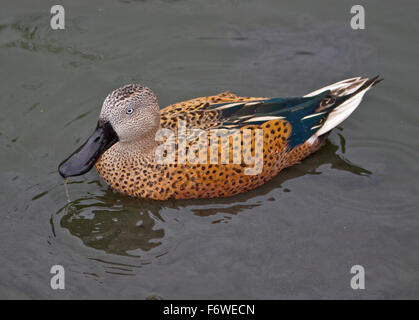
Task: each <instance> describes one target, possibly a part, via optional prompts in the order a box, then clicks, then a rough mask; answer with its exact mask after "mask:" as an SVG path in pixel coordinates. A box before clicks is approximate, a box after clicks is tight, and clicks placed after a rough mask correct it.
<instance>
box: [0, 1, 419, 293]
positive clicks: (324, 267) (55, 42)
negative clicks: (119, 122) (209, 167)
mask: <svg viewBox="0 0 419 320" xmlns="http://www.w3.org/2000/svg"><path fill="white" fill-rule="evenodd" d="M61 4H62V5H64V7H65V9H66V30H65V31H52V30H51V29H50V26H49V19H50V15H49V9H50V6H51V2H50V1H37V2H36V4H35V3H34V2H31V1H19V2H17V1H3V3H2V10H1V12H0V61H1V71H2V72H1V73H2V77H1V79H0V83H1V85H0V107H1V113H0V150H1V155H2V156H1V157H0V167H1V168H2V170H1V173H0V181H1V182H0V204H1V208H2V210H0V221H1V222H0V240H1V241H0V243H1V244H0V257H1V265H2V268H0V297H1V298H93V297H94V298H139V299H146V298H153V297H154V298H155V297H160V298H163V299H170V298H179V299H182V298H210V299H211V298H257V299H262V298H266V299H277V298H361V299H364V298H418V297H419V286H418V283H419V253H418V250H417V248H418V245H419V233H418V230H419V216H418V212H419V211H418V209H419V201H418V193H419V184H418V176H419V167H418V165H417V160H418V157H419V151H418V150H419V148H418V147H419V143H418V139H417V137H418V136H419V129H418V121H419V109H418V107H417V101H419V93H418V90H417V74H418V71H419V70H418V66H417V56H418V53H419V52H418V48H419V46H418V41H417V34H418V33H419V23H418V20H417V16H418V9H419V5H418V4H417V2H413V1H402V2H397V3H396V2H394V3H388V2H385V3H383V2H382V1H368V2H363V4H364V6H365V10H366V29H365V30H357V31H354V30H352V29H351V28H350V25H349V21H350V17H351V15H350V7H351V6H352V5H353V3H352V2H351V1H339V2H336V1H322V2H321V3H319V2H312V1H287V2H286V3H284V2H282V1H281V3H279V1H258V2H257V3H256V2H254V1H225V2H218V1H215V2H209V1H193V2H192V1H130V0H124V1H116V0H114V1H106V2H104V1H98V0H96V1H89V3H86V2H85V1H81V0H77V1H61ZM376 74H380V75H382V76H383V77H384V78H385V80H384V81H383V82H382V83H380V84H379V85H378V86H376V87H375V88H374V89H373V90H371V91H370V92H368V94H367V95H366V97H365V99H364V101H363V103H362V105H361V106H360V108H359V109H358V110H357V111H356V112H355V113H354V114H353V115H352V116H351V118H350V119H349V120H347V121H345V123H344V124H343V125H342V126H341V127H340V129H337V130H334V131H333V133H332V134H331V136H330V139H329V141H328V143H327V145H326V147H325V148H323V149H322V150H321V151H320V152H318V153H317V154H315V155H313V156H312V157H310V158H309V159H307V160H306V161H304V162H303V163H302V164H301V165H298V166H294V167H292V168H290V169H287V170H285V171H284V172H282V173H281V174H280V175H279V176H278V177H277V178H275V179H274V180H273V181H271V182H270V183H267V184H266V185H264V186H263V187H261V188H259V189H257V190H253V191H251V192H248V193H246V194H242V195H239V196H236V197H232V198H228V199H218V200H205V201H202V200H201V201H194V200H191V201H167V202H157V201H150V200H137V199H132V198H129V197H126V196H122V195H119V194H115V193H113V192H112V191H111V190H110V189H109V188H108V187H107V186H106V184H105V183H104V182H103V181H102V180H101V179H100V178H99V176H98V174H97V173H96V171H94V170H92V171H91V172H89V173H88V174H86V175H85V176H82V177H77V178H72V179H69V181H68V189H69V196H70V199H71V201H70V202H69V203H68V202H67V196H66V191H65V188H64V182H63V180H62V179H61V178H60V176H59V175H58V173H57V165H58V163H59V162H60V161H61V160H63V159H64V158H65V157H67V156H68V154H69V153H70V152H72V151H73V150H74V149H75V148H76V147H77V146H78V145H80V144H81V143H82V142H83V141H84V139H85V138H86V137H87V136H88V135H89V134H90V133H91V132H92V130H93V129H94V126H95V123H96V121H97V116H98V113H99V110H100V106H101V103H102V101H103V99H104V98H105V96H106V95H107V93H108V92H109V91H111V90H113V89H115V88H117V87H120V86H122V85H124V84H127V83H132V82H139V83H143V84H146V85H148V86H149V87H151V88H152V89H153V90H154V91H155V92H156V94H157V95H158V97H159V102H160V105H161V106H162V107H163V106H166V105H168V104H170V103H173V102H176V101H181V100H184V99H189V98H193V97H196V96H203V95H210V94H215V93H218V92H220V91H224V90H231V91H232V92H235V93H237V94H241V95H254V96H295V95H302V94H305V93H307V92H310V91H313V90H314V89H317V88H319V87H320V86H324V85H327V84H329V83H332V82H335V81H339V80H342V79H345V78H349V77H353V76H357V75H363V76H373V75H376ZM55 264H60V265H63V266H64V268H65V270H66V289H65V290H62V291H54V290H52V289H51V288H50V277H51V274H50V273H49V271H50V268H51V266H52V265H55ZM355 264H360V265H362V266H364V268H365V270H366V289H365V290H363V291H361V290H358V291H354V290H352V289H351V287H350V285H349V283H350V278H351V274H350V268H351V267H352V266H353V265H355Z"/></svg>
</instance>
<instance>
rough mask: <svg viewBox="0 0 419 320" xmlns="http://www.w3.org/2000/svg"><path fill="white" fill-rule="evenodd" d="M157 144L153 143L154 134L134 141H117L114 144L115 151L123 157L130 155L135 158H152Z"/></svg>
mask: <svg viewBox="0 0 419 320" xmlns="http://www.w3.org/2000/svg"><path fill="white" fill-rule="evenodd" d="M156 147H157V142H156V141H155V133H154V132H152V133H148V134H146V135H144V136H142V137H141V139H139V140H136V141H119V142H118V143H116V144H115V149H116V150H115V151H117V152H118V153H121V154H124V155H127V156H128V155H132V156H135V157H137V158H138V157H140V158H141V157H149V156H154V152H155V149H156Z"/></svg>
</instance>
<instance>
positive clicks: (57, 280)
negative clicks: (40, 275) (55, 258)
mask: <svg viewBox="0 0 419 320" xmlns="http://www.w3.org/2000/svg"><path fill="white" fill-rule="evenodd" d="M50 273H51V274H53V276H52V277H51V281H50V286H51V289H53V290H58V289H60V290H64V289H65V270H64V267H63V266H62V265H59V264H57V265H53V266H52V267H51V270H50Z"/></svg>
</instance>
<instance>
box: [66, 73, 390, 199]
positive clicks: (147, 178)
mask: <svg viewBox="0 0 419 320" xmlns="http://www.w3.org/2000/svg"><path fill="white" fill-rule="evenodd" d="M381 80H382V79H380V78H379V76H376V77H373V78H362V77H355V78H350V79H346V80H343V81H339V82H337V83H334V84H331V85H328V86H326V87H323V88H321V89H318V90H315V91H313V92H311V93H309V94H306V95H304V96H300V97H287V98H265V97H243V96H238V95H236V94H233V93H230V92H222V93H219V94H217V95H212V96H205V97H199V98H195V99H191V100H187V101H183V102H178V103H174V104H172V105H169V106H167V107H165V108H163V109H160V107H159V103H158V100H157V97H156V95H155V94H154V92H153V91H152V90H151V89H149V88H148V87H146V86H143V85H140V84H129V85H125V86H123V87H121V88H118V89H116V90H114V91H113V92H111V93H110V94H109V95H108V96H107V97H106V99H105V100H104V102H103V105H102V109H101V112H100V115H99V120H98V122H97V125H96V129H95V130H94V132H93V133H92V135H91V136H90V137H89V138H88V139H87V141H86V142H85V143H84V144H83V145H81V146H80V147H79V148H78V149H77V150H76V151H75V152H73V153H72V154H71V155H70V156H69V157H68V158H67V159H65V160H64V161H62V162H61V163H60V164H59V166H58V172H59V174H60V175H61V176H62V177H63V178H68V177H73V176H79V175H83V174H85V173H87V172H88V171H90V170H91V169H92V168H93V166H95V167H96V170H97V172H98V173H99V175H100V176H101V177H102V178H103V179H104V181H105V182H106V183H107V184H108V185H109V186H110V187H111V188H112V189H113V190H115V191H117V192H120V193H123V194H126V195H128V196H132V197H136V198H147V199H154V200H168V199H201V198H221V197H230V196H234V195H236V194H239V193H243V192H246V191H249V190H252V189H255V188H257V187H259V186H261V185H263V184H265V183H266V182H268V181H269V180H271V179H272V178H273V177H275V176H276V175H278V174H279V173H280V172H281V171H282V170H283V169H285V168H287V167H289V166H292V165H295V164H298V163H300V162H301V161H302V160H303V159H305V158H307V157H308V156H309V155H311V154H313V153H315V152H316V151H317V150H319V149H320V148H321V147H322V146H323V145H324V144H325V140H326V139H327V137H328V135H329V133H330V132H331V131H332V129H333V128H335V127H336V126H338V125H339V124H341V123H342V122H343V121H344V120H345V119H346V118H348V117H349V116H350V115H351V114H352V112H353V111H354V110H355V109H356V108H357V107H358V106H359V104H360V103H361V100H362V98H363V96H364V94H365V93H366V92H367V91H368V90H369V89H370V88H371V87H373V86H374V85H375V84H377V83H378V82H380V81H381Z"/></svg>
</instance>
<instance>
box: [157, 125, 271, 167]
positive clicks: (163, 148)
mask: <svg viewBox="0 0 419 320" xmlns="http://www.w3.org/2000/svg"><path fill="white" fill-rule="evenodd" d="M155 140H156V141H158V142H162V143H161V144H160V145H159V146H158V147H157V148H156V150H155V160H156V163H158V164H175V163H176V164H185V163H190V164H229V163H232V164H245V165H247V167H246V168H245V169H244V173H245V174H246V175H257V174H259V173H261V172H262V169H263V129H260V128H245V129H242V130H240V129H224V128H221V129H210V130H203V129H197V128H189V129H188V128H187V126H186V121H178V126H177V131H174V130H171V129H168V128H164V129H160V130H158V132H157V133H156V137H155Z"/></svg>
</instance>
